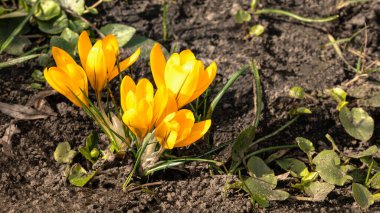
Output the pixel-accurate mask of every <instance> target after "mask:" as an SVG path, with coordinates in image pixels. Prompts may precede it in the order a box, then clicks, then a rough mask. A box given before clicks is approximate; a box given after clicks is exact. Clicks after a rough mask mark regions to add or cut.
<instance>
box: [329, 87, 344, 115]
mask: <svg viewBox="0 0 380 213" xmlns="http://www.w3.org/2000/svg"><path fill="white" fill-rule="evenodd" d="M330 95H331V97H332V98H333V99H334V100H335V101H336V102H337V103H338V106H337V110H338V111H340V110H341V109H343V108H344V107H345V106H347V104H348V102H347V101H346V97H347V93H346V92H345V91H344V90H343V89H341V88H334V89H332V90H330Z"/></svg>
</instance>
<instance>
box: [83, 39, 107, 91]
mask: <svg viewBox="0 0 380 213" xmlns="http://www.w3.org/2000/svg"><path fill="white" fill-rule="evenodd" d="M86 73H87V76H88V79H89V81H90V84H91V86H92V88H93V89H94V90H95V92H96V93H100V92H101V91H102V90H103V88H104V87H105V84H106V82H107V66H106V61H105V57H104V53H103V48H102V41H101V40H98V41H97V42H96V43H95V45H94V46H93V47H92V48H91V50H90V52H89V53H88V57H87V62H86Z"/></svg>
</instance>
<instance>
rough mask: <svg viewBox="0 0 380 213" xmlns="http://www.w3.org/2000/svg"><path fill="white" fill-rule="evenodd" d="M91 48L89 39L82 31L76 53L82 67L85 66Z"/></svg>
mask: <svg viewBox="0 0 380 213" xmlns="http://www.w3.org/2000/svg"><path fill="white" fill-rule="evenodd" d="M91 48H92V44H91V40H90V37H89V36H88V33H87V32H86V31H83V32H82V33H81V34H80V36H79V39H78V53H79V58H80V62H81V63H82V66H83V67H86V66H87V56H88V53H89V52H90V50H91Z"/></svg>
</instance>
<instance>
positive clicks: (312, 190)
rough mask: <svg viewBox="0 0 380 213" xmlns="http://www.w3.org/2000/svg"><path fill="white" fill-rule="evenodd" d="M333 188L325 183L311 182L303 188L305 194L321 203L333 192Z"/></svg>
mask: <svg viewBox="0 0 380 213" xmlns="http://www.w3.org/2000/svg"><path fill="white" fill-rule="evenodd" d="M334 188H335V186H334V185H333V184H330V183H325V182H319V181H316V182H311V183H309V184H307V185H306V186H305V187H304V190H305V193H306V194H307V195H309V196H310V197H312V198H314V200H315V201H323V200H324V199H326V197H327V195H328V194H329V193H330V192H332V190H334Z"/></svg>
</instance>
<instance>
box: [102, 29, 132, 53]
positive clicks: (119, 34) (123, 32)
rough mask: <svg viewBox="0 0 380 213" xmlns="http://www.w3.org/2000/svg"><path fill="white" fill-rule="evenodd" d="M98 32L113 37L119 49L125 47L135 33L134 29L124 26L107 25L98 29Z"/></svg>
mask: <svg viewBox="0 0 380 213" xmlns="http://www.w3.org/2000/svg"><path fill="white" fill-rule="evenodd" d="M100 31H101V32H102V33H103V34H104V35H109V34H112V35H115V36H116V38H117V41H118V42H119V46H120V47H122V46H124V45H126V44H127V43H128V41H129V40H131V38H132V37H133V35H135V33H136V29H135V28H134V27H131V26H128V25H125V24H107V25H105V26H103V27H102V28H100Z"/></svg>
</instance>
